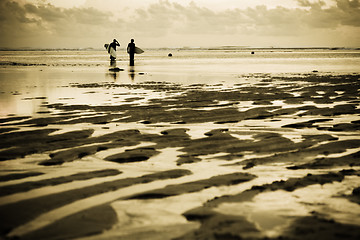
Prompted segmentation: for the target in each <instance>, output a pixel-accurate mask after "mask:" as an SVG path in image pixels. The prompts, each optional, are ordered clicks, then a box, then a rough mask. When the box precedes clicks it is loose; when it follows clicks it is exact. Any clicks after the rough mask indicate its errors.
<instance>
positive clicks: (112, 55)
mask: <svg viewBox="0 0 360 240" xmlns="http://www.w3.org/2000/svg"><path fill="white" fill-rule="evenodd" d="M116 46H118V47H120V43H119V42H118V41H117V40H116V39H114V40H113V41H112V43H110V44H109V47H108V48H107V50H108V53H109V54H110V61H115V60H116Z"/></svg>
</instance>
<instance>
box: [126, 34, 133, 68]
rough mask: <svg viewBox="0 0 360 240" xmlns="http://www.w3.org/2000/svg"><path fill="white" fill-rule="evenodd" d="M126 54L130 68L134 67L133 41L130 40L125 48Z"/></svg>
mask: <svg viewBox="0 0 360 240" xmlns="http://www.w3.org/2000/svg"><path fill="white" fill-rule="evenodd" d="M127 52H128V54H129V57H130V66H134V56H135V43H134V39H131V42H130V43H129V44H128V46H127Z"/></svg>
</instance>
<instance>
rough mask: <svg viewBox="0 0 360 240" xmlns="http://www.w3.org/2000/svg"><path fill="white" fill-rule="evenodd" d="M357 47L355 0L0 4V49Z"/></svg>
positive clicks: (359, 28) (359, 13) (0, 0)
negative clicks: (106, 45) (114, 45)
mask: <svg viewBox="0 0 360 240" xmlns="http://www.w3.org/2000/svg"><path fill="white" fill-rule="evenodd" d="M114 38H116V39H117V40H118V41H119V42H120V44H121V45H122V46H123V47H124V46H126V45H127V43H128V42H129V41H130V39H131V38H134V39H135V43H136V45H137V46H141V47H143V48H151V47H184V46H187V47H216V46H248V47H360V0H131V1H129V0H0V47H1V48H4V47H5V48H24V47H30V48H87V47H92V48H101V47H102V46H103V45H104V43H109V42H111V41H112V39H114Z"/></svg>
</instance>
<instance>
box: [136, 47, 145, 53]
mask: <svg viewBox="0 0 360 240" xmlns="http://www.w3.org/2000/svg"><path fill="white" fill-rule="evenodd" d="M143 52H144V50H142V49H141V48H138V47H135V53H136V54H142V53H143Z"/></svg>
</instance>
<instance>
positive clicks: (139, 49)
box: [127, 46, 144, 54]
mask: <svg viewBox="0 0 360 240" xmlns="http://www.w3.org/2000/svg"><path fill="white" fill-rule="evenodd" d="M143 52H144V50H142V49H141V48H138V47H136V46H135V53H136V54H142V53H143ZM127 53H129V51H127Z"/></svg>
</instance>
